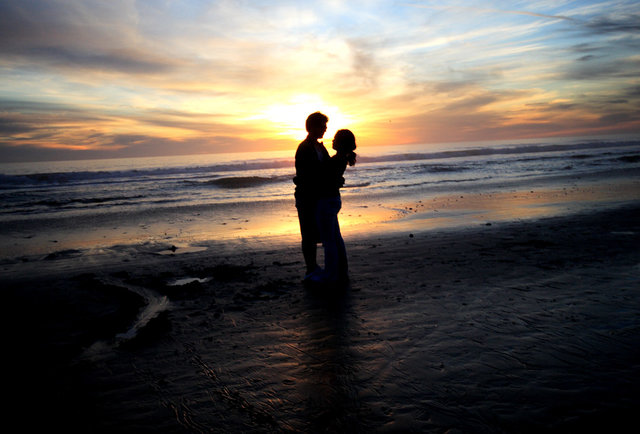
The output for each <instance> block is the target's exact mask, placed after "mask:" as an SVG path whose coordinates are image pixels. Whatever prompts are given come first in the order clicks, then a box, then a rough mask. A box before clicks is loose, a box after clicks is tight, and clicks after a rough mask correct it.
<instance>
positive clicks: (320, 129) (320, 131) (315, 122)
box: [305, 112, 329, 139]
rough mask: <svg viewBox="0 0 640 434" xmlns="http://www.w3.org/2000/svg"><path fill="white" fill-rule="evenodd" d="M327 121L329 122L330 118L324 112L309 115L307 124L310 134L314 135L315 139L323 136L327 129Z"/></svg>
mask: <svg viewBox="0 0 640 434" xmlns="http://www.w3.org/2000/svg"><path fill="white" fill-rule="evenodd" d="M327 122H329V118H328V117H326V116H325V115H323V114H322V113H320V112H315V113H311V114H310V115H309V116H308V117H307V122H306V125H305V126H306V128H307V132H308V133H309V136H311V137H313V138H314V139H320V138H322V136H324V133H325V131H327Z"/></svg>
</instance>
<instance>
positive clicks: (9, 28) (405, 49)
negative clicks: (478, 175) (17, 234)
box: [0, 0, 640, 161]
mask: <svg viewBox="0 0 640 434" xmlns="http://www.w3.org/2000/svg"><path fill="white" fill-rule="evenodd" d="M637 71H640V2H636V1H515V2H514V1H508V2H507V1H406V2H400V1H326V0H325V1H318V2H316V1H308V2H297V1H269V2H267V1H168V0H167V1H132V0H131V1H130V0H114V1H109V2H106V1H91V0H83V1H80V0H67V1H57V0H46V1H45V0H8V1H4V2H2V3H0V157H1V158H2V159H3V160H5V161H16V160H46V159H68V158H97V157H126V156H150V155H175V154H191V153H196V154H197V153H213V152H235V151H265V150H283V149H289V148H295V145H296V144H297V141H299V140H301V139H302V138H304V133H305V132H304V118H305V117H306V115H307V114H309V113H310V112H312V111H315V110H320V111H323V112H325V113H326V114H328V115H329V117H330V122H329V131H328V135H330V134H332V132H333V131H334V130H336V129H339V128H351V129H352V130H354V132H355V133H356V135H357V136H358V139H359V140H358V141H359V144H360V145H370V146H375V145H393V144H407V143H422V144H425V146H428V145H429V144H430V143H442V142H458V141H470V142H473V141H487V140H489V141H490V140H518V139H523V138H542V137H554V136H558V137H560V136H575V135H580V136H594V135H604V134H621V133H626V134H632V135H633V134H635V135H637V134H638V133H639V132H640V115H639V113H640V78H639V76H638V73H637Z"/></svg>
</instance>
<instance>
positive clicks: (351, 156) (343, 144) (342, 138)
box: [333, 130, 356, 166]
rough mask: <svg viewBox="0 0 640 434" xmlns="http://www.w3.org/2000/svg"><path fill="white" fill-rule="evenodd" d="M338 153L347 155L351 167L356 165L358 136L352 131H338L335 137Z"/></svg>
mask: <svg viewBox="0 0 640 434" xmlns="http://www.w3.org/2000/svg"><path fill="white" fill-rule="evenodd" d="M333 141H334V147H335V149H336V151H338V152H340V153H342V154H345V155H346V157H347V162H348V163H349V166H353V165H354V164H356V153H355V152H353V151H355V149H356V136H354V135H353V133H352V132H351V131H350V130H338V132H336V135H335V136H334V137H333Z"/></svg>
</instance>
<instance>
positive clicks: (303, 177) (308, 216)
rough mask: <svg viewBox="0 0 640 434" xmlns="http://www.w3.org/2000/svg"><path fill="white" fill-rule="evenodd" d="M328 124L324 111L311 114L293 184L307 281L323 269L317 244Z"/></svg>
mask: <svg viewBox="0 0 640 434" xmlns="http://www.w3.org/2000/svg"><path fill="white" fill-rule="evenodd" d="M327 122H329V118H328V117H327V116H325V115H323V114H322V113H320V112H315V113H312V114H310V115H309V116H308V117H307V121H306V125H305V126H306V129H307V133H308V135H307V138H306V139H304V140H303V141H302V142H301V143H300V144H299V145H298V149H297V150H296V176H295V178H293V182H294V183H295V185H296V190H295V198H296V208H297V209H298V220H299V221H300V235H301V236H302V256H303V257H304V262H305V265H306V267H307V274H306V276H305V279H308V278H310V277H311V276H312V275H313V273H314V272H315V271H317V270H319V268H320V267H319V266H318V264H317V262H316V256H317V251H316V244H318V243H319V242H320V241H321V240H320V235H319V231H318V224H317V221H316V209H317V206H318V198H319V195H320V192H321V188H322V180H323V171H324V170H325V165H326V164H327V162H328V161H329V153H328V152H327V149H326V148H325V147H324V145H323V144H322V142H319V139H321V138H322V137H323V136H324V133H325V132H326V131H327Z"/></svg>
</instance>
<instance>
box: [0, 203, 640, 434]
mask: <svg viewBox="0 0 640 434" xmlns="http://www.w3.org/2000/svg"><path fill="white" fill-rule="evenodd" d="M346 242H347V248H348V252H349V257H350V269H351V282H350V284H349V285H348V286H347V287H344V288H334V289H323V288H308V287H305V286H304V285H303V284H302V283H301V281H300V279H301V275H302V273H303V270H304V266H303V264H302V260H301V254H300V252H299V247H298V245H297V242H289V243H284V244H279V245H277V246H269V245H260V246H258V247H256V246H255V245H254V246H245V247H243V246H239V245H237V244H235V245H227V244H220V245H218V246H212V247H210V248H209V249H207V250H201V251H197V250H195V251H191V252H188V253H182V254H181V252H180V249H177V250H176V251H165V252H164V253H165V254H153V253H152V252H149V253H148V254H138V255H131V254H128V253H127V252H122V254H121V256H120V259H119V260H111V261H101V260H99V259H95V258H93V259H86V258H85V259H82V258H80V257H78V255H79V253H78V252H75V251H66V252H64V251H63V252H59V253H58V255H57V256H53V257H50V258H49V259H47V260H43V261H42V265H41V266H40V265H39V264H27V265H29V266H30V268H29V267H26V268H24V269H23V272H22V273H14V274H12V275H11V276H5V277H3V280H4V284H3V285H4V289H3V293H4V295H5V297H4V303H3V314H2V317H3V321H4V322H5V325H4V327H3V330H4V331H5V337H6V340H5V348H6V351H5V360H4V364H5V370H4V373H5V376H6V377H7V378H8V379H9V381H8V387H7V388H6V389H5V390H7V394H6V395H5V396H6V397H8V398H9V401H10V404H9V406H8V407H6V408H5V410H7V419H6V420H7V421H9V420H11V422H12V423H13V422H15V423H17V425H18V426H19V427H20V431H24V432H28V431H29V430H31V429H47V431H50V430H53V429H62V430H65V431H66V432H84V433H86V432H105V433H107V432H109V433H113V432H131V433H145V432H176V433H181V432H249V433H252V432H255V433H263V432H436V433H439V432H450V433H454V432H464V433H466V432H582V430H583V429H586V428H590V429H592V430H593V429H596V430H598V429H600V430H601V432H612V431H615V430H616V429H619V428H621V427H622V426H626V423H628V422H631V423H632V425H633V424H637V422H635V418H634V416H635V413H636V410H637V409H638V408H640V397H639V396H638V393H637V390H639V388H640V206H638V205H637V203H635V204H634V203H632V204H627V205H626V206H624V207H620V208H616V209H609V210H603V211H600V212H583V213H578V214H570V215H566V216H560V217H551V218H540V219H529V220H526V221H508V220H505V221H502V222H495V223H492V224H488V223H482V224H480V223H478V224H474V225H470V226H467V227H457V228H450V229H437V230H436V229H434V230H427V231H421V232H417V231H414V232H411V233H408V232H404V233H403V232H402V231H397V232H394V233H389V234H386V235H376V236H364V235H358V236H352V237H348V238H347V239H346ZM111 259H113V258H111Z"/></svg>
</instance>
